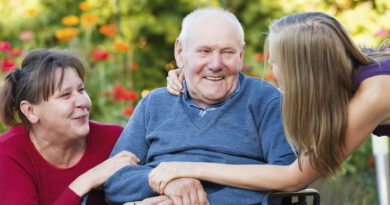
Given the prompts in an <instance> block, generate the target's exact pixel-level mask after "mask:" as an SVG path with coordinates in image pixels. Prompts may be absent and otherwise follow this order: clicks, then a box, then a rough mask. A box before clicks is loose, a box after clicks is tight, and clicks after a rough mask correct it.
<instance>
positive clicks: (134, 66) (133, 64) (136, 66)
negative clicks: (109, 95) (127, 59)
mask: <svg viewBox="0 0 390 205" xmlns="http://www.w3.org/2000/svg"><path fill="white" fill-rule="evenodd" d="M128 67H129V68H130V70H132V71H136V70H138V68H139V66H138V64H136V63H132V64H130V65H129V66H128Z"/></svg>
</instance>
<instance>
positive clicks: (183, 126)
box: [104, 8, 295, 204]
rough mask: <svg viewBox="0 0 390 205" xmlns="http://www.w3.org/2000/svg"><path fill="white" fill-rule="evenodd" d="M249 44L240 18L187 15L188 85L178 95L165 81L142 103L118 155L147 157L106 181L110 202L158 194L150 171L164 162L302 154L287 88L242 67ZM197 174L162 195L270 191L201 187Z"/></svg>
mask: <svg viewBox="0 0 390 205" xmlns="http://www.w3.org/2000/svg"><path fill="white" fill-rule="evenodd" d="M244 46H245V43H244V33H243V29H242V27H241V25H240V23H239V21H238V20H237V18H236V17H235V16H234V15H233V14H231V13H229V12H227V11H225V10H222V9H216V8H206V9H199V10H196V11H194V12H192V13H191V14H189V15H188V16H187V17H186V18H185V19H184V21H183V24H182V31H181V34H180V36H179V38H178V39H177V41H176V45H175V58H176V62H177V65H178V67H180V68H182V69H183V72H184V76H185V79H186V80H185V82H184V89H185V92H184V94H182V95H180V96H174V95H171V94H169V93H168V91H167V89H166V88H159V89H156V90H154V91H152V92H150V93H149V94H148V95H147V96H146V97H145V98H143V99H142V101H141V102H140V103H139V104H138V105H137V108H136V110H135V112H134V114H133V116H132V117H131V119H130V121H129V123H128V125H127V126H126V128H125V130H124V131H123V133H122V135H121V136H120V138H119V140H118V142H117V144H116V145H115V147H114V150H113V152H112V155H114V154H116V153H118V152H120V151H122V150H127V151H130V152H133V153H135V154H136V155H137V156H138V157H139V158H140V160H141V162H140V165H131V166H127V167H125V168H123V169H121V170H119V171H118V172H117V173H116V174H115V175H113V176H112V177H111V178H110V179H109V180H108V181H107V183H105V185H104V189H105V191H106V197H107V199H108V200H109V201H111V202H113V203H123V202H125V201H134V200H141V199H144V198H147V197H152V196H155V195H156V193H155V192H154V191H153V190H152V189H151V188H150V186H149V184H148V174H149V173H150V171H151V170H152V169H153V168H154V167H156V166H157V165H158V164H159V163H160V162H169V161H194V162H217V163H227V164H290V163H291V162H292V161H294V160H295V156H294V154H293V152H292V150H291V148H290V146H289V144H288V143H287V142H286V140H285V137H284V133H283V127H282V122H281V116H280V113H281V112H280V106H281V104H280V103H281V102H280V93H279V92H278V90H277V89H276V88H274V87H273V86H272V85H270V84H268V83H266V82H264V81H262V80H260V79H255V78H252V77H248V76H245V75H244V74H242V73H240V71H241V69H242V65H243V58H244ZM221 172H223V170H221ZM194 181H195V182H196V180H195V179H191V178H179V179H176V180H173V181H171V182H170V183H168V185H167V186H166V187H165V189H164V192H163V194H164V195H166V196H167V198H170V199H172V200H173V201H174V202H175V204H180V203H183V204H191V203H195V202H199V201H200V202H204V196H205V195H204V194H203V189H204V191H205V192H207V199H208V201H209V202H210V204H258V203H260V202H261V201H262V200H263V198H264V196H265V193H263V192H257V191H253V190H245V189H240V188H235V187H229V186H223V185H219V184H214V183H211V182H202V185H203V189H202V187H201V186H200V184H199V186H198V185H196V183H194ZM187 183H190V184H191V186H193V187H194V188H190V189H192V191H188V192H186V193H182V191H181V190H182V188H183V187H187V188H188V187H191V186H183V185H184V184H187ZM179 184H180V185H179ZM193 190H195V191H193ZM179 192H181V193H179Z"/></svg>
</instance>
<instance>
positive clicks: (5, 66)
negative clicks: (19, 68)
mask: <svg viewBox="0 0 390 205" xmlns="http://www.w3.org/2000/svg"><path fill="white" fill-rule="evenodd" d="M15 65H16V63H15V62H13V61H12V60H10V59H4V60H2V61H0V68H1V71H3V72H5V73H7V72H9V71H11V70H12V68H14V67H15Z"/></svg>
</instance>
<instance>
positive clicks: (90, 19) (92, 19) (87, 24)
mask: <svg viewBox="0 0 390 205" xmlns="http://www.w3.org/2000/svg"><path fill="white" fill-rule="evenodd" d="M80 18H81V24H82V26H83V28H91V27H93V26H95V25H96V23H97V21H98V18H97V17H96V16H94V15H90V14H83V15H81V17H80Z"/></svg>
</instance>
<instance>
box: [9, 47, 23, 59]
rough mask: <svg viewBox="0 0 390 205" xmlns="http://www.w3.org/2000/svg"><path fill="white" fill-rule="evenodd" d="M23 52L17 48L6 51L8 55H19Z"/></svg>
mask: <svg viewBox="0 0 390 205" xmlns="http://www.w3.org/2000/svg"><path fill="white" fill-rule="evenodd" d="M22 54H23V51H22V50H20V49H19V48H13V49H12V50H10V51H8V56H9V57H19V56H21V55H22Z"/></svg>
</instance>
